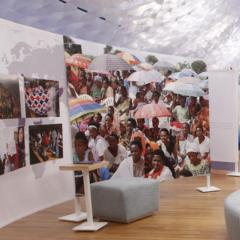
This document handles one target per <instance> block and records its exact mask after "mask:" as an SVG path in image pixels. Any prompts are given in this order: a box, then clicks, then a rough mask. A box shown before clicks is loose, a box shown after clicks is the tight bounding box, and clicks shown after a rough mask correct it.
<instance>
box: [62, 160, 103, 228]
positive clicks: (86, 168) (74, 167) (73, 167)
mask: <svg viewBox="0 0 240 240" xmlns="http://www.w3.org/2000/svg"><path fill="white" fill-rule="evenodd" d="M107 165H108V162H106V161H102V162H97V163H92V164H86V163H80V164H69V165H64V166H60V167H59V168H60V170H65V171H82V173H83V184H84V192H85V202H86V210H87V213H83V212H81V211H80V212H77V211H76V212H75V213H74V214H70V215H67V216H64V217H61V218H59V219H60V220H66V221H73V220H67V219H81V220H79V221H82V220H85V219H86V218H87V221H86V222H84V223H82V224H80V225H78V226H76V227H74V228H73V230H74V231H97V230H99V229H100V228H102V227H104V226H105V225H106V224H107V222H96V221H93V214H92V199H91V189H90V178H89V172H90V171H93V170H96V169H99V168H101V167H106V166H107ZM75 209H76V210H77V209H81V208H80V202H79V201H76V199H75ZM86 215H87V216H86Z"/></svg>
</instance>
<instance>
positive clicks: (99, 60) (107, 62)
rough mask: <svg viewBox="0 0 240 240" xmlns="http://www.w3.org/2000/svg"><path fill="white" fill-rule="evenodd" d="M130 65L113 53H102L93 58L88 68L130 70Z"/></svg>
mask: <svg viewBox="0 0 240 240" xmlns="http://www.w3.org/2000/svg"><path fill="white" fill-rule="evenodd" d="M131 69H132V68H131V66H130V65H129V64H128V63H127V62H125V61H124V60H123V59H121V58H120V57H118V56H116V55H113V54H104V55H101V56H98V57H96V58H94V59H93V61H92V62H91V63H90V65H89V66H88V70H90V71H95V72H102V71H115V70H131Z"/></svg>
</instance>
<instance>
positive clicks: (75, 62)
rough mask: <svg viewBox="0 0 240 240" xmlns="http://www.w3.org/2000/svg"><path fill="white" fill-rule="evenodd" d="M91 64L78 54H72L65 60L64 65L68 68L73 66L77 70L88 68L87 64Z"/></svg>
mask: <svg viewBox="0 0 240 240" xmlns="http://www.w3.org/2000/svg"><path fill="white" fill-rule="evenodd" d="M90 63H91V59H89V58H87V57H85V56H83V55H82V54H80V53H76V54H73V55H72V56H70V57H67V58H66V59H65V64H66V65H68V66H75V67H79V68H84V69H86V68H88V66H89V64H90Z"/></svg>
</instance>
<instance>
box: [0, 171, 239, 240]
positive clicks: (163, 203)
mask: <svg viewBox="0 0 240 240" xmlns="http://www.w3.org/2000/svg"><path fill="white" fill-rule="evenodd" d="M212 180H213V185H215V186H217V187H220V188H221V189H222V190H221V191H220V192H214V193H200V192H198V191H196V190H195V189H196V188H197V187H201V186H205V184H206V180H205V177H190V178H182V179H178V180H174V181H171V182H164V183H162V184H161V187H160V192H161V193H160V194H161V197H160V211H159V212H158V213H156V214H155V215H154V216H152V217H148V218H145V219H142V220H139V221H136V222H134V223H130V224H119V223H109V225H107V226H106V227H105V228H103V229H101V230H100V231H98V232H73V231H72V230H71V229H72V228H73V227H74V226H76V225H77V224H76V223H69V222H60V221H58V220H57V218H58V217H60V216H63V215H66V214H69V213H72V211H73V206H74V205H73V201H70V202H66V203H63V204H61V205H58V206H55V207H52V208H49V209H46V210H43V211H40V212H38V213H36V214H33V215H31V216H28V217H25V218H23V219H21V220H19V221H17V222H15V223H12V224H10V225H8V226H6V227H4V228H2V229H0V240H42V239H46V240H79V239H84V240H93V239H97V240H103V239H104V240H106V239H111V240H120V239H121V240H133V239H139V240H146V239H147V240H157V239H158V240H161V239H162V240H181V239H184V240H190V239H191V240H202V239H210V240H226V239H227V233H226V229H225V221H224V207H223V204H224V199H225V198H226V197H227V196H228V195H229V194H230V193H231V192H233V191H235V190H237V189H239V188H240V178H234V177H228V176H225V175H224V174H214V176H213V179H212Z"/></svg>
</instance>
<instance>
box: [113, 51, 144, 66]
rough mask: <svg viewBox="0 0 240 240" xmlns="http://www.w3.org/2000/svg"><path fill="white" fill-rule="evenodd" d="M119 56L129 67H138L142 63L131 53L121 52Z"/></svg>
mask: <svg viewBox="0 0 240 240" xmlns="http://www.w3.org/2000/svg"><path fill="white" fill-rule="evenodd" d="M117 56H118V57H120V58H122V59H123V60H124V61H125V62H127V63H128V64H129V65H137V64H139V63H140V60H139V59H138V58H137V57H136V56H134V55H133V54H131V53H129V52H120V53H118V54H117Z"/></svg>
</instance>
